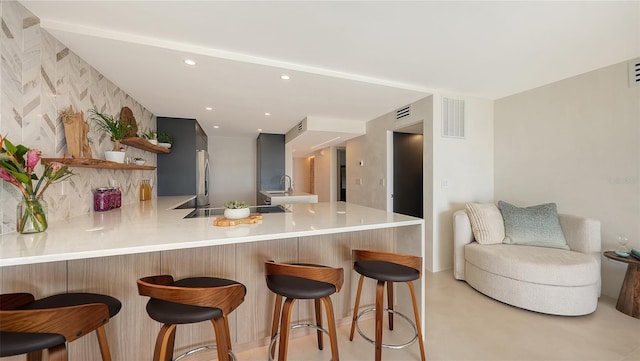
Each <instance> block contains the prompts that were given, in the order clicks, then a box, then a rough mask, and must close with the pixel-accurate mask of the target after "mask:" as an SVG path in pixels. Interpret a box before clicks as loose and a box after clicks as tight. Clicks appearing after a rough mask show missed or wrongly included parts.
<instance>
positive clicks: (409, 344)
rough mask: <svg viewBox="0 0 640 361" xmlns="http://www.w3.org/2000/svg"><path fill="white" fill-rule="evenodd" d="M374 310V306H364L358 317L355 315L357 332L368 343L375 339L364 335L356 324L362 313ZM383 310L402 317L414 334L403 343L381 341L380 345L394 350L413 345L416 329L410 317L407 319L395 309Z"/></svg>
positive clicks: (373, 341) (416, 334)
mask: <svg viewBox="0 0 640 361" xmlns="http://www.w3.org/2000/svg"><path fill="white" fill-rule="evenodd" d="M375 310H376V308H375V307H369V308H366V309H364V310H362V312H360V313H359V314H358V317H356V329H357V330H358V333H359V334H360V336H362V338H364V339H365V340H367V341H369V343H372V344H375V343H376V341H375V340H372V339H370V338H369V337H368V336H367V335H365V334H364V333H363V332H362V330H361V329H360V325H359V324H358V321H359V320H360V317H362V315H364V314H365V313H369V312H373V311H375ZM384 311H385V312H391V313H393V314H396V315H398V316H400V317H402V318H404V319H405V320H406V321H407V322H408V323H409V325H411V327H412V328H413V334H414V336H413V338H412V339H411V340H410V341H409V342H406V343H403V344H385V343H383V344H382V347H383V348H390V349H394V350H399V349H402V348H405V347H407V346H411V345H413V344H414V343H415V342H416V340H417V339H418V329H417V328H416V324H415V323H414V322H413V321H411V319H409V317H407V316H405V315H404V314H403V313H401V312H398V311H396V310H390V309H388V308H385V309H384Z"/></svg>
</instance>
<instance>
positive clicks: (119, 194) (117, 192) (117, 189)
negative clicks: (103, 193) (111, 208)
mask: <svg viewBox="0 0 640 361" xmlns="http://www.w3.org/2000/svg"><path fill="white" fill-rule="evenodd" d="M113 192H114V198H115V199H116V202H115V208H120V206H122V191H121V190H120V187H115V188H114V189H113Z"/></svg>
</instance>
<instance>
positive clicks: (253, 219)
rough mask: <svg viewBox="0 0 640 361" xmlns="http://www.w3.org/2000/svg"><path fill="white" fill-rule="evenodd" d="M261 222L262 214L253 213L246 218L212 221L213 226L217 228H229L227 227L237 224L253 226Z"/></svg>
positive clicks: (221, 218) (223, 218)
mask: <svg viewBox="0 0 640 361" xmlns="http://www.w3.org/2000/svg"><path fill="white" fill-rule="evenodd" d="M261 220H262V214H258V213H254V214H251V215H249V217H247V218H240V219H228V218H225V217H217V218H216V220H215V221H213V225H214V226H219V227H229V226H235V225H238V224H254V223H258V222H260V221H261Z"/></svg>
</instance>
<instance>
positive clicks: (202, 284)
mask: <svg viewBox="0 0 640 361" xmlns="http://www.w3.org/2000/svg"><path fill="white" fill-rule="evenodd" d="M138 293H139V294H140V295H142V296H149V297H151V299H150V300H149V302H147V313H148V314H149V316H150V317H151V318H152V319H154V320H156V321H158V322H160V323H162V324H163V326H162V328H161V329H160V332H159V333H158V338H157V340H156V346H155V350H154V353H153V360H154V361H170V360H171V359H172V357H173V346H174V342H175V335H176V326H177V325H180V324H189V323H197V322H203V321H211V323H212V324H213V330H214V333H215V337H216V349H217V353H218V360H219V361H229V360H235V359H236V358H235V355H234V354H233V352H232V350H231V334H230V332H229V320H228V318H227V316H228V315H229V314H230V313H231V312H232V311H233V310H235V309H236V308H238V306H240V304H241V303H242V302H243V301H244V296H245V295H246V293H247V289H246V288H245V286H244V285H243V284H241V283H239V282H236V281H233V280H229V279H225V278H216V277H190V278H183V279H181V280H178V281H174V279H173V277H172V276H170V275H160V276H150V277H144V278H141V279H139V280H138ZM206 348H209V347H206ZM201 349H203V348H201ZM198 350H199V349H198ZM191 353H193V350H192V351H189V352H187V353H186V354H191ZM178 358H180V356H179V357H177V358H176V359H178Z"/></svg>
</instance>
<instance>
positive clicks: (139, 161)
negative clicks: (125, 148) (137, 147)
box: [133, 157, 147, 165]
mask: <svg viewBox="0 0 640 361" xmlns="http://www.w3.org/2000/svg"><path fill="white" fill-rule="evenodd" d="M133 162H134V163H135V164H136V165H144V164H145V163H147V161H146V160H144V158H141V157H135V158H133Z"/></svg>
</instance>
